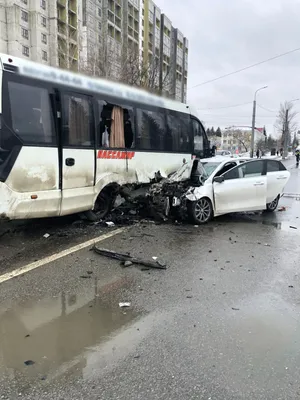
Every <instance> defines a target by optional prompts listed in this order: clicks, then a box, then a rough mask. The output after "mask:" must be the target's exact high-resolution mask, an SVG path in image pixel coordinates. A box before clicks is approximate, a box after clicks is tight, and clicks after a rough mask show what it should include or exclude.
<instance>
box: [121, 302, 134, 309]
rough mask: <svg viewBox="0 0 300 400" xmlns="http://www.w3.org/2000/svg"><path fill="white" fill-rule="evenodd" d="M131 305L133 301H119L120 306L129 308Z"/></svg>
mask: <svg viewBox="0 0 300 400" xmlns="http://www.w3.org/2000/svg"><path fill="white" fill-rule="evenodd" d="M130 306H131V303H129V302H123V303H119V307H120V308H128V307H130Z"/></svg>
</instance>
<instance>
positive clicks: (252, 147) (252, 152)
mask: <svg viewBox="0 0 300 400" xmlns="http://www.w3.org/2000/svg"><path fill="white" fill-rule="evenodd" d="M267 87H268V86H263V87H261V88H259V89H257V90H256V92H255V93H254V100H253V112H252V134H251V154H250V156H251V158H253V156H254V133H255V116H256V95H257V93H258V92H259V91H260V90H263V89H267Z"/></svg>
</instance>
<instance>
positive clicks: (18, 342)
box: [0, 279, 141, 396]
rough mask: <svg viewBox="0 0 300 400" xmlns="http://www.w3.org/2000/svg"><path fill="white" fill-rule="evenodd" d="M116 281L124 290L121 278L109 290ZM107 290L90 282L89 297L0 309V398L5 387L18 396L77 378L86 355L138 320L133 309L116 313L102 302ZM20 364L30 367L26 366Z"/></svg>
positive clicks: (114, 307)
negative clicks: (61, 379) (63, 378)
mask: <svg viewBox="0 0 300 400" xmlns="http://www.w3.org/2000/svg"><path fill="white" fill-rule="evenodd" d="M118 282H119V288H121V289H124V286H125V287H126V283H125V285H124V282H123V280H122V279H120V280H119V281H117V282H114V283H113V284H112V288H113V290H115V288H116V285H117V284H118ZM108 286H109V285H107V286H106V287H102V288H100V289H98V286H97V281H96V280H95V287H94V288H91V292H90V294H88V293H87V291H85V292H84V293H83V294H82V295H80V294H79V293H78V292H77V293H75V292H74V293H73V294H65V293H61V294H60V295H59V296H58V297H56V298H44V299H42V300H41V301H39V302H36V301H28V302H26V303H23V304H20V305H18V306H16V307H14V308H11V309H8V310H5V311H3V310H1V309H0V387H1V394H2V393H4V391H5V388H7V390H9V393H12V391H13V392H14V391H15V393H16V395H17V396H18V394H19V393H25V392H27V391H28V392H29V391H30V390H31V388H32V387H33V386H35V387H36V386H38V385H39V384H43V382H44V384H46V385H47V384H48V383H49V381H50V380H52V379H56V378H57V377H59V376H61V375H64V374H66V373H68V372H70V371H72V372H71V373H74V369H75V370H76V373H77V374H79V376H82V374H83V372H82V371H83V370H84V368H86V365H87V357H86V355H87V353H88V350H90V349H91V348H93V347H95V346H99V345H100V344H103V343H108V342H109V341H110V340H113V339H114V338H115V337H116V335H119V334H120V333H121V332H125V331H126V330H127V329H128V328H129V327H130V326H131V325H132V324H133V323H134V321H135V320H137V319H139V318H140V317H141V315H140V313H138V312H136V311H134V310H133V309H132V308H129V309H126V310H124V309H120V308H119V305H118V303H115V301H113V302H111V301H107V295H108V294H107V287H108ZM112 303H113V305H112ZM117 344H118V342H117ZM98 358H101V353H100V354H98ZM25 361H33V362H34V365H29V366H26V365H25ZM1 381H2V382H1Z"/></svg>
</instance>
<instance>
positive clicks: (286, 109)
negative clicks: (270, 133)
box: [275, 101, 298, 146]
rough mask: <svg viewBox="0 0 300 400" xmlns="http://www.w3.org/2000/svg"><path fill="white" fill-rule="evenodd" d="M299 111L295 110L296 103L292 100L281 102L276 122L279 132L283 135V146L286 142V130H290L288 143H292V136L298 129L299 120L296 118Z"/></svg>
mask: <svg viewBox="0 0 300 400" xmlns="http://www.w3.org/2000/svg"><path fill="white" fill-rule="evenodd" d="M297 115H298V113H297V112H296V111H294V104H293V103H292V102H289V101H286V102H284V103H282V104H280V108H279V112H278V115H277V119H276V122H275V128H276V129H277V131H278V133H279V134H280V135H281V145H282V146H283V142H284V134H285V130H286V129H287V131H288V135H289V137H288V141H287V143H288V144H290V143H291V137H292V135H293V134H295V133H296V132H297V130H298V121H297V120H296V117H297ZM286 117H288V118H287V127H286Z"/></svg>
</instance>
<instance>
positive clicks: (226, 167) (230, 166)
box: [215, 162, 237, 176]
mask: <svg viewBox="0 0 300 400" xmlns="http://www.w3.org/2000/svg"><path fill="white" fill-rule="evenodd" d="M236 165H237V164H236V162H229V163H227V164H225V165H224V166H223V168H221V169H220V171H218V172H217V173H216V175H215V176H221V175H223V174H225V173H226V172H227V171H229V170H230V169H232V168H234V167H236Z"/></svg>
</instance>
